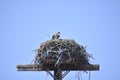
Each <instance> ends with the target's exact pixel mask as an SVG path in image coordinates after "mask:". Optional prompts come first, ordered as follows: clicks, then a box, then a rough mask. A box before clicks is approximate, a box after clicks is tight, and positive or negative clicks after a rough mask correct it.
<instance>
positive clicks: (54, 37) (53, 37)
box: [52, 32, 60, 40]
mask: <svg viewBox="0 0 120 80" xmlns="http://www.w3.org/2000/svg"><path fill="white" fill-rule="evenodd" d="M59 37H60V32H57V33H55V34H54V35H53V36H52V40H53V39H58V38H59Z"/></svg>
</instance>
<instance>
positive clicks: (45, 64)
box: [17, 32, 99, 80]
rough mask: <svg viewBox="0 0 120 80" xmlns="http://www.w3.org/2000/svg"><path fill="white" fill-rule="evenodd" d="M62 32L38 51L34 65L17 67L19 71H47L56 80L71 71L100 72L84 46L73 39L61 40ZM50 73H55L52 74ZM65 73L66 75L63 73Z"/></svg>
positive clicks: (43, 44) (59, 79)
mask: <svg viewBox="0 0 120 80" xmlns="http://www.w3.org/2000/svg"><path fill="white" fill-rule="evenodd" d="M59 37H60V32H57V33H55V34H54V35H53V36H52V39H51V40H47V41H45V42H43V43H42V44H41V45H40V48H38V49H36V52H37V55H36V56H35V59H34V63H33V64H26V65H17V70H18V71H47V72H48V73H49V74H50V75H51V76H52V77H53V79H54V80H62V79H63V78H64V77H65V76H66V75H67V74H68V73H69V72H70V71H75V70H80V71H82V70H83V71H87V70H89V71H95V70H96V71H98V70H99V65H98V64H90V63H89V58H92V56H91V55H90V54H89V53H87V51H86V49H85V47H84V46H82V45H80V44H77V43H76V42H75V41H74V40H71V39H59ZM50 71H54V74H52V73H51V72H50ZM62 71H64V73H62Z"/></svg>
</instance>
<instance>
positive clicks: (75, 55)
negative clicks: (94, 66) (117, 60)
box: [35, 39, 91, 66]
mask: <svg viewBox="0 0 120 80" xmlns="http://www.w3.org/2000/svg"><path fill="white" fill-rule="evenodd" d="M90 57H91V55H90V54H88V53H87V51H86V49H85V47H84V46H82V45H80V44H78V43H76V42H75V41H74V40H71V39H51V40H47V41H45V42H43V43H41V45H40V48H38V49H37V55H36V57H35V63H36V64H41V63H44V62H49V63H53V62H55V66H56V65H57V66H59V65H60V64H61V63H65V62H75V63H80V64H89V58H90Z"/></svg>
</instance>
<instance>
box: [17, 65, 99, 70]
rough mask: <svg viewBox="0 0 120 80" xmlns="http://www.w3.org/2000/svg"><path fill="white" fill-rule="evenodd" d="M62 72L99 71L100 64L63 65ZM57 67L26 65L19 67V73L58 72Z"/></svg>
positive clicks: (61, 66)
mask: <svg viewBox="0 0 120 80" xmlns="http://www.w3.org/2000/svg"><path fill="white" fill-rule="evenodd" d="M59 67H60V68H61V69H62V70H90V71H98V70H99V65H98V64H84V65H83V64H74V63H63V64H61V65H60V66H59ZM56 69H57V67H54V64H39V65H35V64H26V65H17V70H18V71H46V70H56Z"/></svg>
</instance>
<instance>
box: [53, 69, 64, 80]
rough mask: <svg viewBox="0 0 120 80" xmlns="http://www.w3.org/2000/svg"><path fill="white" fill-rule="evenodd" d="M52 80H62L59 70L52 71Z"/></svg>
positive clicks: (60, 70)
mask: <svg viewBox="0 0 120 80" xmlns="http://www.w3.org/2000/svg"><path fill="white" fill-rule="evenodd" d="M54 77H55V78H54V80H56V78H57V80H62V69H61V68H57V69H55V70H54Z"/></svg>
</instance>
